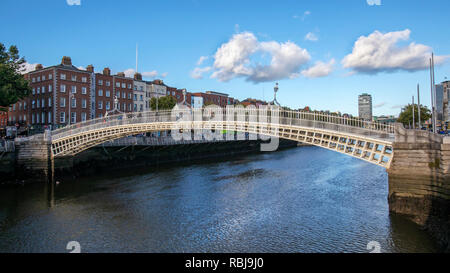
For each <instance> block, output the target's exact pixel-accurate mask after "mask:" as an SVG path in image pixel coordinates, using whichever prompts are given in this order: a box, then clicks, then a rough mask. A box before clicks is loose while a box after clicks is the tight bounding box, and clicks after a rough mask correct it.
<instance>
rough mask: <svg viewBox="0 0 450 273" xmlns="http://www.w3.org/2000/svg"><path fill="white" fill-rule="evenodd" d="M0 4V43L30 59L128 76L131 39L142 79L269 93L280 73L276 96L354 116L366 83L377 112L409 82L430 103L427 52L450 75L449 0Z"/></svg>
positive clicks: (15, 0) (52, 0) (392, 109)
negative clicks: (69, 61)
mask: <svg viewBox="0 0 450 273" xmlns="http://www.w3.org/2000/svg"><path fill="white" fill-rule="evenodd" d="M2 9H3V11H4V12H2V15H0V16H1V17H2V22H3V26H2V28H0V37H1V38H0V42H2V43H4V44H6V45H7V46H8V45H11V44H15V45H17V46H18V47H19V50H20V51H21V54H23V55H24V56H25V57H26V59H27V61H28V62H29V63H30V64H36V63H42V64H43V65H44V66H49V65H54V64H56V63H59V62H60V59H61V57H62V56H63V55H68V56H71V57H72V61H73V63H74V65H76V66H83V67H86V66H87V65H89V64H93V65H94V66H95V68H96V70H98V71H101V70H102V69H103V68H104V67H106V66H109V67H110V68H111V69H112V70H113V72H119V71H127V73H132V72H133V69H134V68H135V49H136V43H138V44H139V71H140V72H142V73H143V74H144V76H146V77H147V79H153V78H163V79H164V81H165V82H166V83H167V84H169V85H171V86H175V87H179V88H187V89H188V90H189V91H191V92H198V91H206V90H215V91H219V92H225V93H229V94H230V95H231V96H233V97H236V98H238V99H245V98H247V97H254V98H261V99H263V98H264V99H266V100H269V99H271V98H272V96H273V86H274V84H275V82H279V84H280V91H279V95H278V100H279V101H280V102H281V103H282V104H284V105H288V106H290V107H294V108H298V107H304V106H306V105H308V106H310V107H311V108H313V109H322V110H332V111H337V110H339V111H341V112H347V113H352V114H357V96H358V94H360V93H362V92H368V93H370V94H372V96H373V102H374V105H375V106H376V107H375V109H374V114H375V115H380V114H395V115H397V114H398V113H399V112H400V109H399V107H400V106H401V105H404V104H407V103H409V102H410V101H411V96H412V95H415V92H416V91H415V90H416V84H417V83H420V85H421V87H422V102H423V103H424V104H428V105H429V102H430V98H429V97H430V95H429V94H430V83H429V72H428V70H427V68H426V66H427V60H428V58H429V54H430V52H431V51H434V52H435V54H436V56H437V57H436V63H437V65H436V81H442V80H444V77H449V78H450V59H449V58H447V56H450V42H449V41H450V37H449V32H448V29H449V27H450V20H449V15H448V14H449V10H450V1H448V0H430V1H420V0H415V1H406V0H345V1H342V0H340V1H338V0H322V1H314V0H304V1H303V0H302V1H299V0H280V1H265V0H258V1H256V0H255V1H253V0H246V1H242V0H240V1H234V0H227V1H221V0H179V1H175V0H165V1H161V0H158V1H137V0H135V1H133V0H129V1H115V0H110V1H103V0H48V1H46V0H39V1H29V0H3V1H2ZM5 11H6V12H5ZM18 14H21V16H20V18H19V17H18V16H17V15H18Z"/></svg>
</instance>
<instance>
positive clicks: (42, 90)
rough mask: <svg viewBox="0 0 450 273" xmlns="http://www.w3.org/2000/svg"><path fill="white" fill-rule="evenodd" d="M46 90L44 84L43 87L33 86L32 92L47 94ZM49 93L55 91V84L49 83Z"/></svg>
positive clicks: (34, 93)
mask: <svg viewBox="0 0 450 273" xmlns="http://www.w3.org/2000/svg"><path fill="white" fill-rule="evenodd" d="M45 90H46V86H42V87H33V89H32V94H33V95H36V94H41V93H42V94H45ZM47 90H48V93H51V92H52V91H53V85H49V86H48V89H47Z"/></svg>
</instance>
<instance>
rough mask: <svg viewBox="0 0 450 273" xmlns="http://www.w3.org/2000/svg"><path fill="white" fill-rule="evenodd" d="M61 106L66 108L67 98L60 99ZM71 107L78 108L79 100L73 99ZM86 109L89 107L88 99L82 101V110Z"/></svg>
mask: <svg viewBox="0 0 450 273" xmlns="http://www.w3.org/2000/svg"><path fill="white" fill-rule="evenodd" d="M59 106H60V107H66V98H60V99H59ZM70 106H71V108H76V107H77V99H76V98H72V99H71V102H70ZM86 107H87V101H86V99H81V108H83V109H85V108H86Z"/></svg>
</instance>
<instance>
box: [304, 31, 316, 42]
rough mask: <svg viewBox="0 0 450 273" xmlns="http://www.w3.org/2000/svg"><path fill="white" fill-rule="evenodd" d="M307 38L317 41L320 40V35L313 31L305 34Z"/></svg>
mask: <svg viewBox="0 0 450 273" xmlns="http://www.w3.org/2000/svg"><path fill="white" fill-rule="evenodd" d="M305 40H307V41H312V42H316V41H318V40H319V37H317V35H316V34H314V33H312V32H308V34H306V36H305Z"/></svg>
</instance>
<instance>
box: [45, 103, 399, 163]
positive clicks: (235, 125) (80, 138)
mask: <svg viewBox="0 0 450 273" xmlns="http://www.w3.org/2000/svg"><path fill="white" fill-rule="evenodd" d="M195 130H200V131H204V130H209V131H212V132H222V131H227V132H236V133H238V132H240V133H250V134H259V135H264V136H266V137H275V138H284V139H288V140H293V141H298V142H302V143H308V144H311V145H315V146H319V147H322V148H325V149H329V150H333V151H336V152H339V153H343V154H347V155H349V156H352V157H356V158H359V159H362V160H365V161H368V162H370V163H373V164H376V165H379V166H383V167H385V168H388V167H389V165H390V163H391V161H392V152H393V149H392V143H393V141H394V126H392V125H386V124H380V123H376V122H366V121H362V120H359V119H354V118H343V117H338V116H332V115H324V114H317V113H309V112H298V111H284V110H273V111H271V110H269V111H268V110H267V109H256V108H251V109H247V108H244V109H234V108H232V109H231V110H230V109H228V110H226V109H221V108H205V109H197V110H195V109H194V110H190V109H184V110H182V109H179V110H173V111H159V112H153V111H151V112H140V113H124V114H119V115H112V116H107V117H105V118H98V119H95V120H90V121H87V122H82V123H77V124H74V125H71V126H68V127H65V128H62V129H58V130H55V131H53V132H51V136H50V135H48V140H49V141H50V142H51V155H52V156H53V157H62V156H74V155H77V154H78V153H80V152H82V151H84V150H87V149H89V148H91V147H94V146H97V145H99V144H102V143H104V142H107V141H111V140H115V139H119V138H123V137H126V136H130V135H137V134H141V133H147V132H155V131H172V132H174V131H181V132H183V131H184V132H185V131H189V132H190V131H195ZM185 135H186V134H184V136H185ZM189 137H190V134H189ZM226 137H227V136H226V135H223V134H215V135H214V137H213V138H211V140H216V139H218V138H226ZM231 139H234V137H232V138H231Z"/></svg>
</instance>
